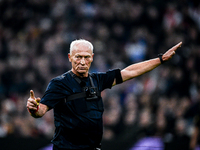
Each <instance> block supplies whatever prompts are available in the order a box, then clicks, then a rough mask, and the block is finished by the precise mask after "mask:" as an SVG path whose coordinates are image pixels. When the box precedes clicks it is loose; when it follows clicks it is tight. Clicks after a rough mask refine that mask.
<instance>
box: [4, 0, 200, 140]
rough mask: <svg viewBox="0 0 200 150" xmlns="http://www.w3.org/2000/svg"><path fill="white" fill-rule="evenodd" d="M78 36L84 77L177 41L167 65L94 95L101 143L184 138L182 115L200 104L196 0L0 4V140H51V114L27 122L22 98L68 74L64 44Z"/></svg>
mask: <svg viewBox="0 0 200 150" xmlns="http://www.w3.org/2000/svg"><path fill="white" fill-rule="evenodd" d="M80 38H83V39H86V40H89V41H91V42H92V43H93V45H94V54H95V55H94V62H93V64H92V67H91V70H90V71H91V72H96V71H98V72H102V71H107V70H108V69H114V68H121V69H123V68H124V67H126V66H128V65H130V64H133V63H137V62H140V61H144V60H147V59H151V58H155V57H157V55H158V54H159V53H164V52H165V51H166V50H168V49H169V48H171V47H172V46H173V45H175V44H177V43H178V42H180V41H182V42H183V45H182V47H181V48H180V49H178V50H177V52H176V55H175V56H174V57H173V58H172V59H171V60H170V61H169V62H166V63H164V64H163V65H161V66H159V67H158V68H156V69H155V70H153V71H151V72H149V73H146V74H144V75H142V76H140V77H137V78H135V79H132V80H130V81H127V82H125V83H123V84H121V85H117V86H115V87H113V88H112V90H105V91H104V92H103V93H102V97H103V100H104V107H105V113H104V117H103V120H104V137H103V139H104V140H112V139H120V138H121V139H122V138H123V139H124V140H125V139H126V140H127V139H131V138H133V137H137V139H139V138H141V137H145V136H160V137H162V138H163V141H164V142H165V143H170V142H173V139H177V138H174V137H178V136H180V135H181V136H182V135H184V137H185V138H184V139H186V141H189V139H190V136H191V134H192V131H193V130H192V129H193V126H194V124H193V117H194V115H190V114H189V115H188V113H187V111H188V110H189V109H190V108H191V107H192V106H193V105H198V103H199V102H200V69H199V66H200V1H199V0H168V1H160V0H139V1H138V0H0V137H8V136H15V137H46V138H52V136H53V133H54V123H53V112H52V111H49V112H48V113H47V114H46V115H45V116H44V117H43V118H40V119H34V118H32V117H30V115H29V113H28V112H27V110H26V101H27V99H28V97H29V91H30V90H31V89H32V90H34V92H35V95H36V96H37V97H42V96H43V94H44V91H45V89H46V87H47V85H48V83H49V81H50V80H51V79H52V78H53V77H56V76H58V75H60V74H62V73H64V72H66V71H68V70H69V69H71V64H70V63H69V61H68V57H67V54H68V52H69V45H70V43H71V41H72V40H75V39H80ZM185 114H187V115H185ZM186 116H187V117H186ZM188 116H189V117H188ZM123 139H122V141H123ZM137 139H136V140H137ZM185 143H187V142H185Z"/></svg>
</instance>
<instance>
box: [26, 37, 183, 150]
mask: <svg viewBox="0 0 200 150" xmlns="http://www.w3.org/2000/svg"><path fill="white" fill-rule="evenodd" d="M181 45H182V42H180V43H178V44H177V45H175V46H174V47H172V48H171V49H169V50H168V51H167V52H165V53H164V54H163V55H160V56H159V57H158V58H154V59H150V60H147V61H143V62H140V63H136V64H132V65H130V66H128V67H126V68H124V69H123V70H120V69H113V70H109V71H107V72H104V73H91V74H89V69H90V66H91V63H92V62H93V56H94V53H93V45H92V44H91V43H90V42H89V41H86V40H84V39H80V40H75V41H73V42H72V43H71V45H70V53H69V54H68V58H69V61H70V62H71V65H72V69H71V70H70V71H68V72H66V73H64V74H62V75H61V76H58V77H56V78H54V79H52V80H51V81H50V83H49V85H48V87H47V89H46V92H45V94H44V96H43V97H42V99H41V100H40V98H35V95H34V92H33V91H32V90H31V91H30V98H29V99H28V101H27V109H28V110H29V112H30V114H31V115H32V116H33V117H35V118H38V117H42V116H43V115H44V114H45V113H46V112H47V111H48V110H50V109H54V122H55V127H56V130H55V135H54V137H53V140H52V143H53V145H54V146H53V149H54V150H98V149H100V143H101V139H102V134H103V123H102V114H103V110H104V108H103V102H102V98H101V92H102V91H103V90H104V89H106V88H111V87H112V86H114V85H116V84H120V83H122V82H124V81H127V80H130V79H132V78H134V77H137V76H139V75H142V74H144V73H146V72H148V71H151V70H153V69H154V68H156V67H157V66H159V65H160V64H161V63H163V62H165V61H167V60H169V59H171V57H172V56H173V55H174V54H175V51H176V50H177V49H178V48H179V47H180V46H181Z"/></svg>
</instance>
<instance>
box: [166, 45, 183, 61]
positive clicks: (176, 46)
mask: <svg viewBox="0 0 200 150" xmlns="http://www.w3.org/2000/svg"><path fill="white" fill-rule="evenodd" d="M181 45H182V42H180V43H178V44H176V45H175V46H173V47H172V48H171V49H169V50H168V51H167V52H165V53H164V54H163V56H162V59H163V61H167V60H169V59H171V58H172V56H173V55H175V54H176V50H177V49H178V48H179V47H181Z"/></svg>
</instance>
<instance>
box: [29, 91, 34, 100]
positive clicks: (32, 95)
mask: <svg viewBox="0 0 200 150" xmlns="http://www.w3.org/2000/svg"><path fill="white" fill-rule="evenodd" d="M30 97H31V98H33V99H35V94H34V92H33V90H30Z"/></svg>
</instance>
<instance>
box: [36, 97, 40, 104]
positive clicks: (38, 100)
mask: <svg viewBox="0 0 200 150" xmlns="http://www.w3.org/2000/svg"><path fill="white" fill-rule="evenodd" d="M40 100H41V99H40V98H39V97H38V98H36V99H35V101H36V103H37V105H39V103H40Z"/></svg>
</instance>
